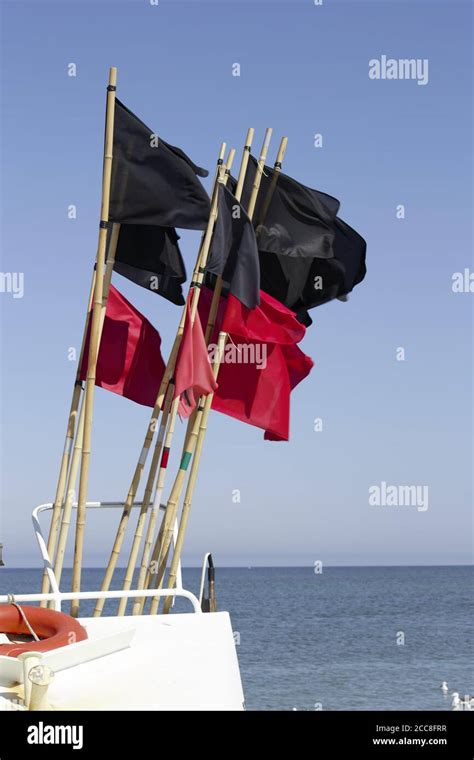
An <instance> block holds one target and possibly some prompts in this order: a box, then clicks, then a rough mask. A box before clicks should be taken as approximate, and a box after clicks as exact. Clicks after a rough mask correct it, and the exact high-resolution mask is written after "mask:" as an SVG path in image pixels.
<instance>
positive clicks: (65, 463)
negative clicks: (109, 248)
mask: <svg viewBox="0 0 474 760" xmlns="http://www.w3.org/2000/svg"><path fill="white" fill-rule="evenodd" d="M94 288H95V266H94V269H93V272H92V281H91V287H90V292H89V299H88V302H87V314H86V319H85V325H84V332H83V335H82V343H81V350H80V352H79V362H78V365H77V372H76V379H75V381H74V388H73V392H72V399H71V406H70V408H69V415H68V421H67V428H66V437H65V441H64V448H63V453H62V457H61V465H60V469H59V476H58V482H57V486H56V494H55V497H54V503H53V512H52V515H51V524H50V526H49V536H48V545H47V546H48V555H49V557H50V558H51V559H52V558H53V555H54V550H55V546H56V539H57V535H58V527H59V521H60V517H61V509H62V506H63V502H64V494H65V488H66V479H67V473H68V469H69V460H70V456H71V449H72V445H73V442H74V434H75V430H76V418H77V412H78V408H79V403H80V401H81V391H82V382H81V380H80V371H81V364H82V357H83V354H84V346H85V344H86V336H87V325H88V320H89V313H90V310H91V308H92V299H93V297H94ZM48 591H49V576H48V573H47V572H46V570H45V571H44V573H43V579H42V583H41V593H42V594H47V593H48ZM46 605H47V602H41V603H40V606H41V607H46Z"/></svg>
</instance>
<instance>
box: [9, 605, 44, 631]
mask: <svg viewBox="0 0 474 760" xmlns="http://www.w3.org/2000/svg"><path fill="white" fill-rule="evenodd" d="M8 603H9V604H13V606H14V607H16V608H17V610H18V612H19V613H20V615H21V616H22V618H23V622H24V624H25V625H26V627H27V628H28V630H29V632H30V633H31V635H32V636H33V638H34V640H35V641H40V637H39V636H37V635H36V633H35V632H34V630H33V628H32V627H31V625H30V621H29V620H28V618H27V617H26V615H25V613H24V612H23V610H22V608H21V607H20V605H19V604H17V602H15V597H14V595H13V594H8Z"/></svg>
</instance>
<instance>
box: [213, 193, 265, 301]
mask: <svg viewBox="0 0 474 760" xmlns="http://www.w3.org/2000/svg"><path fill="white" fill-rule="evenodd" d="M218 192H219V197H218V215H217V221H216V225H215V228H214V235H213V238H212V244H211V250H210V253H209V261H208V264H207V267H206V271H207V273H208V274H211V275H212V274H213V275H217V276H221V277H222V279H223V281H224V288H225V289H228V290H230V292H231V293H232V295H234V296H235V297H236V298H238V299H239V301H241V302H242V303H243V304H244V306H247V308H248V309H254V308H255V307H256V306H258V304H259V303H260V266H259V261H258V248H257V241H256V239H255V232H254V229H253V226H252V222H251V221H250V219H249V217H248V216H247V214H246V213H245V211H244V209H243V208H242V206H241V205H240V203H239V201H238V200H237V198H235V197H234V196H233V195H232V193H231V192H230V190H228V189H227V188H226V187H225V185H224V184H222V183H219V190H218Z"/></svg>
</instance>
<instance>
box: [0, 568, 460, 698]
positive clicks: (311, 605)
mask: <svg viewBox="0 0 474 760" xmlns="http://www.w3.org/2000/svg"><path fill="white" fill-rule="evenodd" d="M183 576H184V585H185V587H186V588H189V589H190V590H191V591H194V592H196V593H197V592H198V589H199V579H200V571H199V570H197V569H185V570H184V571H183ZM473 578H474V568H472V567H373V568H325V569H324V570H323V572H322V573H321V574H315V573H314V571H313V568H312V567H308V568H276V567H271V568H270V567H269V568H245V569H242V568H218V569H217V571H216V581H217V599H218V606H219V609H222V610H228V611H229V612H230V615H231V619H232V624H233V628H234V631H235V632H236V635H235V638H236V642H237V653H238V656H239V661H240V666H241V672H242V680H243V685H244V692H245V697H246V703H247V707H248V709H251V710H292V709H293V708H296V709H298V710H314V709H321V708H322V709H323V710H400V709H404V710H425V709H429V710H448V709H451V699H450V698H449V697H444V696H443V695H442V694H441V691H440V689H439V685H440V683H441V681H443V680H446V681H448V684H449V687H450V691H451V690H452V691H458V692H460V694H463V695H464V694H466V693H470V694H473V693H474V666H473V662H474V657H473V643H472V602H473ZM101 579H102V572H101V571H100V570H96V569H88V570H85V571H84V583H83V588H84V590H86V589H87V590H91V589H97V588H99V587H100V583H101ZM69 580H70V571H69V572H68V573H66V572H65V574H64V586H63V587H64V588H65V589H66V588H68V587H69V586H68V582H69ZM39 584H40V571H39V570H19V569H14V570H12V569H8V568H2V569H1V570H0V593H3V594H4V593H8V592H15V593H17V594H18V593H22V592H23V593H31V592H32V591H34V590H35V591H36V590H38V588H39ZM182 604H183V603H181V602H180V603H179V606H178V604H177V605H176V608H175V609H176V610H178V609H188V607H187V606H184V607H183V606H182ZM90 609H91V605H89V607H87V606H86V605H84V607H83V608H82V609H81V613H82V614H83V615H86V614H88V613H89V612H90ZM111 611H112V610H111Z"/></svg>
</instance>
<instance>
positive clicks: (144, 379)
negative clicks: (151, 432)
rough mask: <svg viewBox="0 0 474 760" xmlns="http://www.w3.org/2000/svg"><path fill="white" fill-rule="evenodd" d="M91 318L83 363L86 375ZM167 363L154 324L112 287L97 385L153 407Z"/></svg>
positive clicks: (102, 339)
mask: <svg viewBox="0 0 474 760" xmlns="http://www.w3.org/2000/svg"><path fill="white" fill-rule="evenodd" d="M90 323H91V320H90V319H89V328H88V334H87V340H86V344H85V347H84V356H83V359H82V365H81V380H85V379H86V377H87V360H88V356H89V337H90V328H91V324H90ZM164 371H165V363H164V361H163V357H162V356H161V337H160V334H159V332H158V331H157V330H155V328H154V327H153V325H152V324H151V323H150V322H149V321H148V319H146V317H144V316H143V314H140V312H139V311H137V309H135V307H134V306H132V304H131V303H130V302H129V301H127V299H126V298H125V297H124V296H123V295H122V294H121V293H120V292H119V291H118V290H117V289H116V288H114V286H113V285H111V286H110V291H109V298H108V301H107V309H106V313H105V320H104V328H103V330H102V338H101V342H100V350H99V356H98V359H97V369H96V381H95V382H96V385H98V386H100V387H101V388H105V389H106V390H108V391H112V392H113V393H118V395H119V396H126V398H129V399H131V400H132V401H136V402H137V404H143V405H144V406H154V405H155V402H156V397H157V395H158V389H159V387H160V383H161V379H162V377H163V373H164Z"/></svg>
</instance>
